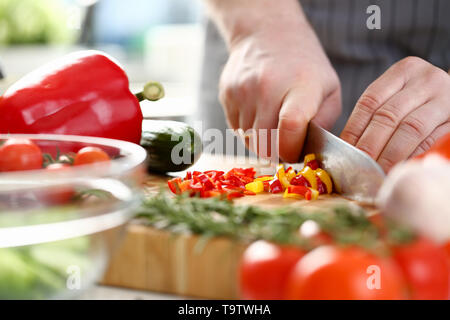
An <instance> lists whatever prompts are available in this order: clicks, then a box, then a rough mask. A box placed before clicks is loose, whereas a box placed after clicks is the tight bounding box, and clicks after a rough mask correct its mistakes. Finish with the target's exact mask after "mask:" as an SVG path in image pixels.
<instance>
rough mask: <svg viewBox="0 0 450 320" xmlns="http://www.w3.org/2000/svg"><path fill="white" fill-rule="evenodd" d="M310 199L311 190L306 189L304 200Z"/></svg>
mask: <svg viewBox="0 0 450 320" xmlns="http://www.w3.org/2000/svg"><path fill="white" fill-rule="evenodd" d="M311 198H312V192H311V190H309V189H308V191H306V193H305V199H306V200H311Z"/></svg>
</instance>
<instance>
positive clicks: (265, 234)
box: [137, 192, 406, 250]
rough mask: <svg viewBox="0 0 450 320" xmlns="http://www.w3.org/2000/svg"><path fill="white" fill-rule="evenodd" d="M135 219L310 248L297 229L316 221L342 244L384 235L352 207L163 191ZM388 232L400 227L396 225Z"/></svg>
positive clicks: (372, 244)
mask: <svg viewBox="0 0 450 320" xmlns="http://www.w3.org/2000/svg"><path fill="white" fill-rule="evenodd" d="M137 217H138V218H140V219H141V220H142V221H143V222H144V223H147V224H150V225H152V226H155V227H157V228H162V229H168V230H171V231H175V232H183V231H184V232H191V233H195V234H201V235H204V236H207V237H212V236H228V237H231V238H234V239H242V240H256V239H265V240H269V241H274V242H277V243H283V244H293V245H298V246H301V247H303V248H304V249H306V250H309V249H311V248H312V247H313V245H314V244H313V243H312V242H311V239H305V238H302V237H300V234H299V228H300V227H301V225H302V224H303V223H304V222H305V221H308V220H312V221H314V222H316V223H317V224H318V225H319V227H320V228H321V230H323V231H324V232H326V233H327V234H329V235H330V236H331V238H332V239H333V241H334V242H335V243H338V244H342V245H352V244H353V245H359V246H363V247H365V248H369V249H371V248H373V249H376V248H377V247H378V246H379V244H380V241H381V236H382V235H381V234H380V231H379V228H377V227H376V226H375V225H374V224H373V223H371V221H370V220H369V219H368V218H367V216H366V213H365V212H364V210H363V209H361V208H359V207H357V208H356V210H355V208H354V206H353V205H348V206H339V207H336V208H329V209H322V210H320V211H315V212H311V211H306V210H303V209H301V208H293V207H282V208H274V209H263V208H260V207H255V206H246V205H234V204H233V203H232V202H231V201H227V200H221V199H218V198H209V199H200V198H195V197H194V198H189V197H187V196H185V195H179V196H169V195H167V194H166V193H165V192H159V193H158V194H156V195H154V196H152V197H149V198H147V199H145V200H144V202H143V204H142V206H141V208H140V210H139V212H138V214H137ZM389 230H391V231H390V232H394V231H393V230H399V229H398V228H394V227H392V228H389ZM395 232H397V231H395ZM405 232H406V231H405Z"/></svg>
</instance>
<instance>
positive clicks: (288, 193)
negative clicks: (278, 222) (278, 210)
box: [283, 189, 303, 199]
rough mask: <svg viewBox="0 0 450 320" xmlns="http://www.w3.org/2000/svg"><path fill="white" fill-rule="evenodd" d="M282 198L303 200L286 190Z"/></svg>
mask: <svg viewBox="0 0 450 320" xmlns="http://www.w3.org/2000/svg"><path fill="white" fill-rule="evenodd" d="M283 198H294V199H303V197H302V196H301V195H299V194H297V193H290V192H289V191H288V189H286V190H285V191H284V193H283Z"/></svg>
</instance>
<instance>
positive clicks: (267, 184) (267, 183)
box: [263, 181, 270, 192]
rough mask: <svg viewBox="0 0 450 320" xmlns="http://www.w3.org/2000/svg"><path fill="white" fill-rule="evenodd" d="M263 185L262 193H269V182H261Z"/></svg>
mask: <svg viewBox="0 0 450 320" xmlns="http://www.w3.org/2000/svg"><path fill="white" fill-rule="evenodd" d="M263 185H264V191H265V192H269V191H270V181H263Z"/></svg>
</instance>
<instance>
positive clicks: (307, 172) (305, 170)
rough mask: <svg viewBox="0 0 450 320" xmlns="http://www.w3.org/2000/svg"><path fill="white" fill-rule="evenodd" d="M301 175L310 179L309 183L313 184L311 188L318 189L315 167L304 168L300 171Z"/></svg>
mask: <svg viewBox="0 0 450 320" xmlns="http://www.w3.org/2000/svg"><path fill="white" fill-rule="evenodd" d="M299 174H300V175H302V176H303V177H305V179H306V180H308V182H309V184H310V185H311V188H313V189H315V190H317V180H316V173H315V172H314V170H313V169H311V168H310V167H308V166H306V167H304V168H303V170H302V171H300V172H299Z"/></svg>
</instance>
